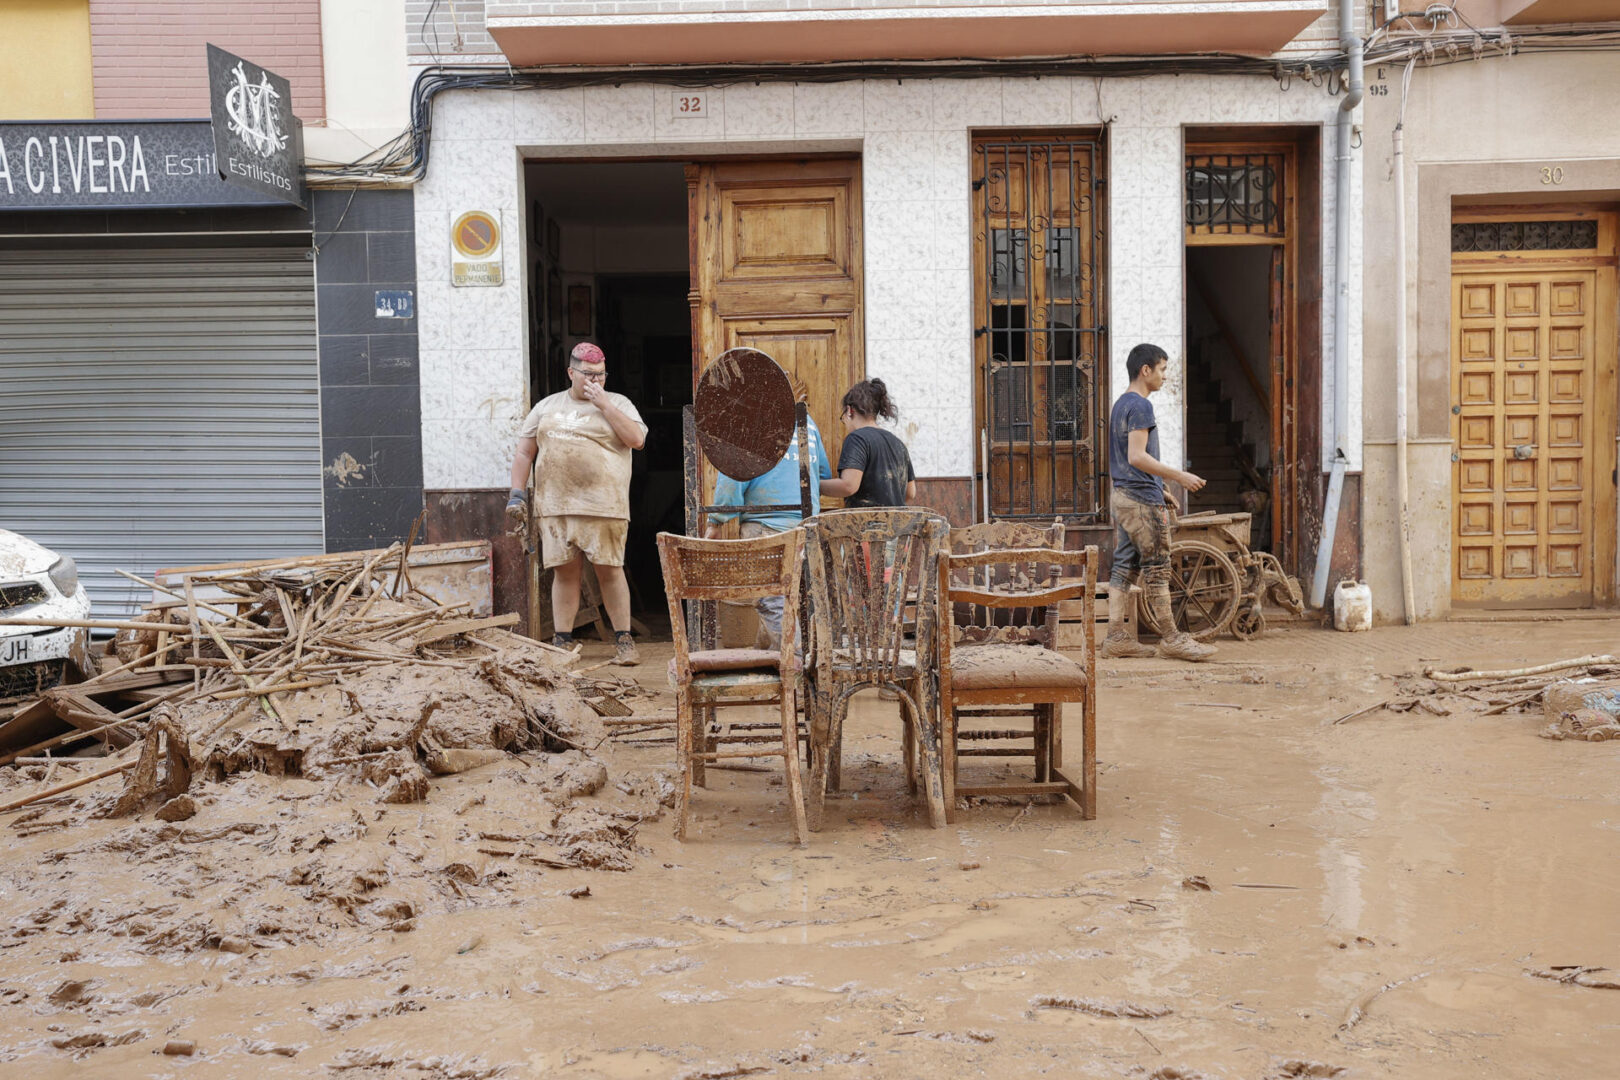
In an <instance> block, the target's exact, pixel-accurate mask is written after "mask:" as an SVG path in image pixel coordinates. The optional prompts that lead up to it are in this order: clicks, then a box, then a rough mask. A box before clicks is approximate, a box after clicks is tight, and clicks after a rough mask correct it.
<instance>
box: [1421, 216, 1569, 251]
mask: <svg viewBox="0 0 1620 1080" xmlns="http://www.w3.org/2000/svg"><path fill="white" fill-rule="evenodd" d="M1597 225H1598V223H1597V222H1596V221H1591V220H1585V221H1582V220H1571V221H1470V222H1457V223H1455V224H1453V225H1452V226H1451V250H1452V251H1453V252H1469V251H1579V250H1581V249H1583V248H1595V247H1597V242H1598V228H1597Z"/></svg>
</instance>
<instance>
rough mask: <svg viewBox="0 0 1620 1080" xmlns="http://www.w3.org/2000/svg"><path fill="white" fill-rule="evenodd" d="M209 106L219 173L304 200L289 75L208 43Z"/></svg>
mask: <svg viewBox="0 0 1620 1080" xmlns="http://www.w3.org/2000/svg"><path fill="white" fill-rule="evenodd" d="M208 107H209V113H210V114H211V115H212V117H213V121H214V161H215V164H216V166H217V168H218V169H219V176H220V179H222V180H224V181H225V182H226V183H227V184H235V185H236V186H238V187H243V188H247V189H248V190H250V191H257V192H259V193H260V194H261V195H269V196H270V197H272V198H276V199H281V200H283V201H285V202H290V203H293V204H294V205H297V206H303V205H304V145H303V143H304V136H303V126H302V125H301V124H300V123H299V122H298V119H297V117H295V116H293V114H292V87H291V85H290V84H289V83H288V82H287V80H286V79H283V78H282V77H281V76H279V75H276V74H273V73H272V72H269V71H266V70H265V69H264V68H262V67H260V66H259V65H257V64H253V63H249V62H248V61H246V60H244V59H242V58H241V57H240V56H233V55H232V54H230V53H228V52H226V51H225V50H224V49H221V48H219V47H218V46H217V45H209V46H208Z"/></svg>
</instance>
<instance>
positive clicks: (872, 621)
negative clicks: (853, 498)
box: [805, 509, 949, 829]
mask: <svg viewBox="0 0 1620 1080" xmlns="http://www.w3.org/2000/svg"><path fill="white" fill-rule="evenodd" d="M948 529H949V526H948V525H947V524H946V521H945V519H944V518H942V517H940V516H939V515H938V514H935V513H933V512H931V511H927V510H906V509H871V510H837V511H831V512H829V513H825V514H822V515H821V516H819V517H817V518H814V519H812V520H811V521H809V522H806V524H805V547H806V550H807V552H808V554H809V563H810V593H811V605H810V623H811V628H812V633H811V650H810V657H809V659H808V660H807V661H806V674H807V676H808V679H807V685H808V688H809V691H810V694H811V701H810V708H809V716H810V763H811V764H810V772H811V775H810V783H809V785H808V787H809V797H808V810H809V819H810V827H811V828H812V829H819V828H820V827H821V820H822V813H823V810H824V809H825V805H826V796H827V788H828V784H829V779H830V778H832V777H835V775H836V773H837V771H838V770H837V767H836V756H837V755H838V754H839V752H840V747H841V744H842V741H843V726H844V718H845V716H846V715H847V714H848V711H849V699H850V696H851V695H853V694H854V693H855V692H856V691H858V690H862V689H866V688H869V687H877V688H880V689H881V688H886V689H889V690H893V691H894V692H895V694H896V695H898V697H899V698H900V702H901V705H902V714H903V719H904V720H905V722H906V728H905V747H906V752H905V755H904V757H905V762H906V768H907V781H908V785H909V787H910V788H911V790H912V792H913V793H915V792H916V790H917V775H916V766H915V765H914V763H913V761H914V756H915V755H914V754H913V747H914V746H920V747H921V767H922V768H921V771H922V774H923V786H924V788H925V791H926V794H927V799H928V816H929V821H930V822H931V823H932V824H933V826H934V827H935V828H943V827H944V825H945V791H944V774H943V771H942V769H941V766H940V754H939V721H938V701H939V696H938V683H937V679H936V678H935V674H934V669H935V664H934V659H935V657H936V655H937V648H938V637H939V634H938V625H939V603H938V592H937V588H938V572H939V562H940V559H941V557H942V556H943V554H944V549H945V538H946V535H947V532H948ZM908 605H914V606H915V611H916V616H915V620H916V622H915V637H914V638H909V639H908V638H907V636H906V632H905V631H906V626H905V623H906V611H907V606H908ZM832 782H833V785H834V786H836V780H835V779H834V780H833V781H832Z"/></svg>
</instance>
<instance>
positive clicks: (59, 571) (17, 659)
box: [0, 529, 94, 702]
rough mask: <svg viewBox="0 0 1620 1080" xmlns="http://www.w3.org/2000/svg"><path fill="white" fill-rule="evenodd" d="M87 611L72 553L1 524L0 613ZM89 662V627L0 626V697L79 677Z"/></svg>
mask: <svg viewBox="0 0 1620 1080" xmlns="http://www.w3.org/2000/svg"><path fill="white" fill-rule="evenodd" d="M89 617H90V597H89V596H87V595H85V591H84V586H83V585H80V584H79V568H78V567H77V566H75V565H74V563H73V560H72V559H70V558H68V557H67V556H66V555H58V554H57V553H56V552H54V551H52V550H51V549H50V548H46V547H41V546H40V545H38V544H36V543H34V542H33V541H32V540H30V539H28V538H27V537H25V536H18V535H17V534H16V533H14V532H10V531H8V530H6V529H0V619H63V620H70V621H71V620H79V621H82V620H85V619H88V618H89ZM93 667H94V666H93V664H92V663H91V660H90V632H89V631H88V630H86V629H84V628H82V627H61V628H58V627H54V626H0V702H4V701H7V700H8V699H17V698H29V697H34V696H36V695H38V694H39V693H41V692H42V691H45V690H49V689H50V688H51V687H53V686H56V685H57V684H58V683H61V682H63V681H64V680H66V681H69V682H77V681H79V680H80V679H83V678H87V677H88V676H89V675H90V674H91V672H92V671H93Z"/></svg>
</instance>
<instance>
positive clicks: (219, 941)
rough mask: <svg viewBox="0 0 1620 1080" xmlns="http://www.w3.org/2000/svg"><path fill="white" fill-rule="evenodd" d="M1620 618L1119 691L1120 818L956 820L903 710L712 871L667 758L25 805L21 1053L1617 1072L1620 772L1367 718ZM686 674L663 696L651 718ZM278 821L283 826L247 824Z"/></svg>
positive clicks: (723, 844)
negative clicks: (400, 792)
mask: <svg viewBox="0 0 1620 1080" xmlns="http://www.w3.org/2000/svg"><path fill="white" fill-rule="evenodd" d="M1615 627H1616V623H1615V622H1613V621H1608V620H1571V621H1560V622H1539V623H1538V622H1521V623H1456V624H1448V625H1438V626H1424V627H1414V628H1390V629H1380V630H1378V631H1375V632H1373V633H1371V634H1362V635H1338V634H1333V633H1331V632H1327V631H1321V630H1315V629H1288V630H1279V631H1275V632H1273V633H1271V634H1269V635H1267V636H1266V637H1265V638H1263V639H1261V640H1259V641H1256V642H1251V643H1246V644H1242V643H1237V642H1232V641H1226V642H1222V643H1221V646H1222V647H1221V654H1220V656H1219V658H1218V662H1217V663H1214V664H1210V665H1206V666H1200V667H1196V668H1192V667H1188V666H1187V665H1181V664H1173V663H1169V662H1166V661H1158V660H1145V661H1134V660H1133V661H1103V662H1102V666H1103V672H1104V693H1103V696H1102V698H1101V708H1100V712H1099V746H1100V757H1101V783H1100V793H1101V798H1100V812H1099V817H1098V820H1096V821H1093V822H1083V821H1080V820H1079V819H1078V815H1077V814H1075V813H1074V812H1073V811H1072V809H1068V808H1065V807H1062V806H1055V805H1035V806H1027V807H1026V806H1024V805H1022V803H1021V802H1019V801H1013V800H1003V801H1001V802H999V803H994V802H981V803H979V804H977V805H973V806H971V807H968V808H965V809H963V810H962V811H961V812H960V813H959V814H958V818H957V821H956V822H955V823H954V824H953V825H952V826H951V827H950V828H948V829H946V830H943V831H934V830H930V829H929V828H928V827H927V817H926V813H925V812H924V811H923V810H922V809H921V808H920V807H919V806H918V805H917V804H915V803H913V802H912V800H911V799H909V798H908V797H907V796H906V794H905V790H904V780H903V775H902V774H901V771H900V769H899V767H898V754H899V730H900V729H899V724H898V722H897V721H896V719H895V712H894V710H895V706H894V704H893V703H892V702H885V701H880V700H879V699H878V698H877V696H876V695H875V694H863V695H862V696H861V697H860V698H858V699H857V703H856V707H855V709H854V711H853V712H852V716H851V722H850V729H849V733H848V735H847V741H846V750H845V753H846V766H845V780H844V791H843V792H842V793H840V794H839V795H838V796H837V797H835V798H834V799H832V800H831V801H830V803H829V810H828V821H827V825H826V828H825V830H824V831H823V832H821V833H819V834H817V835H816V836H815V837H814V838H813V840H812V842H811V844H810V845H809V846H808V847H807V848H804V849H799V848H796V847H794V846H793V845H792V844H791V842H790V836H791V829H790V826H789V822H788V818H787V815H786V811H785V807H784V802H783V799H782V797H781V786H780V783H779V782H778V780H777V772H776V770H775V769H768V770H765V771H762V772H753V771H729V770H728V771H716V772H714V773H712V774H711V781H710V787H709V789H708V790H707V791H700V792H698V793H697V795H696V798H695V803H694V820H693V823H692V827H691V837H690V839H689V840H688V841H687V842H686V843H685V844H681V843H677V842H676V841H675V840H674V839H673V838H672V836H671V830H670V821H669V817H668V816H667V814H662V815H660V813H659V809H658V800H659V797H660V795H661V794H662V793H663V790H664V787H667V785H664V786H662V787H661V775H662V774H663V773H665V772H668V771H672V770H670V766H669V760H668V759H669V758H670V756H671V755H670V750H669V748H668V747H667V746H665V745H661V744H653V745H647V746H635V745H627V743H628V742H630V740H627V739H619V740H616V741H615V742H613V743H609V744H607V745H604V746H603V747H601V749H600V751H599V756H601V757H602V759H603V760H604V761H605V763H606V765H607V770H608V774H609V779H608V783H607V785H606V786H603V787H602V788H601V790H600V791H598V792H596V793H595V794H589V793H588V792H589V791H590V790H591V788H592V785H591V784H590V783H583V784H582V783H576V782H575V781H574V780H572V779H569V778H568V776H566V775H564V774H565V773H567V770H568V764H567V763H566V762H560V761H558V760H557V758H550V759H547V758H545V756H544V755H525V758H529V759H532V760H529V761H528V763H527V764H523V763H522V762H519V763H517V764H507V765H494V766H489V767H484V768H480V769H474V770H472V771H469V772H466V773H462V774H460V775H453V776H445V777H440V778H438V779H437V780H436V781H435V782H434V786H433V789H432V791H431V793H430V794H429V797H428V799H427V800H426V801H425V802H423V803H417V804H407V805H387V804H381V803H375V802H364V803H355V802H343V801H339V800H334V799H331V798H327V797H325V796H324V795H322V794H321V792H320V790H319V789H318V788H317V786H316V785H315V783H314V782H313V781H308V780H303V779H298V778H285V779H278V778H272V777H269V776H263V775H253V774H249V775H245V776H239V777H235V778H233V780H232V782H231V783H230V784H221V785H213V786H211V787H208V788H206V789H205V790H204V791H203V792H202V794H201V796H200V797H199V799H198V803H199V807H198V812H197V813H196V815H195V816H194V817H192V818H191V819H190V820H189V821H185V822H182V823H178V824H165V823H163V822H159V821H157V820H156V819H154V818H153V817H152V815H151V814H146V815H144V816H142V817H140V818H136V819H131V820H113V821H93V822H86V823H83V824H80V825H77V826H74V827H71V828H56V829H44V830H42V831H37V832H35V831H30V829H29V828H28V826H27V825H21V826H19V825H18V824H17V815H10V816H8V819H7V821H6V823H5V824H6V827H7V832H8V833H9V834H10V835H9V837H8V841H7V845H6V848H7V855H6V865H5V867H4V870H3V873H0V927H3V929H0V1016H3V1022H0V1031H3V1032H4V1034H3V1035H0V1061H4V1062H5V1063H6V1064H5V1068H6V1071H7V1073H8V1075H13V1076H38V1077H66V1076H74V1077H94V1076H106V1077H127V1076H135V1075H139V1076H183V1075H207V1076H222V1077H275V1076H287V1077H293V1076H311V1075H334V1076H348V1077H365V1076H378V1077H381V1076H412V1077H485V1076H490V1077H493V1076H503V1077H519V1076H542V1075H545V1076H570V1077H608V1078H628V1077H676V1076H684V1077H731V1076H746V1075H756V1074H757V1075H771V1074H775V1075H789V1074H794V1073H799V1072H805V1073H808V1072H816V1073H818V1074H820V1075H824V1076H834V1077H837V1076H852V1077H854V1076H895V1077H903V1076H920V1075H945V1074H956V1075H1003V1076H1031V1075H1042V1074H1051V1075H1063V1076H1098V1077H1107V1076H1118V1077H1155V1078H1160V1080H1169V1078H1183V1080H1185V1078H1191V1077H1197V1076H1204V1077H1210V1078H1240V1077H1241V1078H1274V1077H1275V1078H1280V1077H1315V1076H1336V1075H1344V1076H1348V1077H1383V1076H1389V1077H1417V1076H1421V1077H1432V1078H1442V1080H1443V1078H1450V1077H1458V1078H1461V1077H1477V1076H1504V1077H1506V1076H1512V1077H1548V1078H1555V1077H1556V1078H1574V1077H1585V1076H1591V1077H1598V1076H1607V1075H1611V1074H1612V1070H1613V1062H1614V1060H1615V1058H1616V1055H1617V1054H1620V991H1617V990H1616V989H1614V988H1612V986H1611V985H1610V984H1611V983H1613V982H1616V981H1620V978H1617V977H1616V976H1615V975H1614V974H1613V973H1612V972H1599V973H1582V972H1580V970H1579V968H1581V967H1591V968H1620V933H1617V932H1616V930H1615V925H1614V911H1613V897H1614V896H1616V895H1620V784H1617V783H1616V775H1617V773H1616V766H1617V760H1620V743H1612V742H1603V743H1587V742H1578V741H1563V742H1559V741H1552V740H1549V739H1542V738H1537V732H1538V731H1539V730H1540V728H1541V727H1542V726H1543V724H1544V721H1543V718H1542V716H1541V715H1540V713H1539V711H1538V712H1534V713H1517V714H1516V713H1511V712H1510V713H1507V714H1505V715H1481V713H1482V712H1483V710H1480V712H1473V713H1468V712H1459V711H1453V712H1452V714H1451V715H1447V716H1436V715H1431V714H1429V713H1425V712H1421V711H1413V712H1411V713H1405V714H1397V713H1389V712H1374V713H1371V714H1368V715H1365V716H1362V717H1359V718H1357V719H1354V720H1352V721H1350V722H1347V723H1344V724H1341V725H1337V726H1335V725H1333V724H1332V721H1333V720H1334V719H1335V718H1336V717H1339V716H1342V715H1344V714H1346V713H1349V712H1351V711H1352V710H1354V709H1357V708H1360V707H1362V706H1364V705H1367V704H1370V703H1372V702H1374V701H1377V700H1379V699H1382V698H1387V697H1389V696H1390V695H1391V693H1392V692H1393V687H1394V683H1393V679H1392V677H1393V676H1395V675H1397V674H1401V673H1405V672H1410V671H1412V670H1414V669H1416V668H1417V667H1419V666H1420V664H1421V663H1423V662H1430V663H1432V662H1440V663H1444V664H1446V665H1453V664H1456V665H1463V664H1467V665H1473V666H1476V667H1512V666H1517V665H1521V664H1533V663H1539V662H1542V661H1546V660H1550V659H1556V658H1559V657H1564V656H1574V655H1579V654H1581V653H1601V652H1608V651H1612V646H1613V642H1614V640H1615ZM593 648H594V649H595V650H597V651H600V652H602V653H603V655H606V648H607V647H606V646H603V645H595V646H593ZM663 649H664V651H662V652H661V651H659V647H658V646H653V647H651V648H649V649H648V650H647V652H648V653H649V654H650V655H649V656H648V660H649V663H647V664H646V665H644V666H643V667H641V668H639V669H636V672H637V674H638V677H639V678H640V680H641V681H642V682H643V683H644V684H646V685H648V686H649V687H657V686H658V684H659V683H660V682H661V674H662V669H663V664H664V660H665V659H666V656H667V646H665V647H663ZM584 659H585V662H587V663H588V662H591V661H592V659H593V657H592V655H591V654H590V653H587V656H586V657H585V658H584ZM564 756H566V755H559V756H558V758H560V757H564ZM745 768H746V767H745ZM541 774H543V775H541ZM261 788H271V789H273V790H271V791H268V792H267V791H266V790H260V789H261ZM267 800H268V801H267ZM266 805H273V806H279V807H281V808H282V809H281V810H280V811H279V812H277V813H275V814H274V815H271V816H268V817H263V816H261V817H259V818H255V819H249V818H247V817H246V816H245V815H246V814H247V812H248V811H249V810H250V809H251V810H252V811H253V812H254V813H261V812H262V807H264V806H266ZM570 815H571V816H572V821H571V824H570V826H569V827H570V828H571V829H572V831H573V833H574V834H576V835H578V836H582V837H586V838H592V837H594V838H596V839H598V840H599V841H601V842H602V843H603V845H604V846H605V847H608V848H611V849H613V850H615V851H621V852H623V853H624V859H623V865H627V866H629V867H630V869H628V870H624V871H618V872H615V871H613V870H609V869H591V868H584V867H579V868H574V867H566V866H564V867H563V868H558V866H559V865H561V863H559V861H558V860H557V859H555V858H550V859H548V858H547V857H545V855H544V854H543V853H540V854H537V849H535V848H534V847H533V846H532V845H531V844H528V843H526V842H525V837H526V835H527V834H531V833H534V832H535V831H536V830H537V829H541V830H551V831H552V832H558V831H567V830H565V829H563V828H562V826H561V825H559V824H558V822H559V821H560V820H561V819H566V818H569V817H570ZM582 816H583V817H582ZM542 817H543V818H545V819H546V820H544V821H540V820H539V819H540V818H542ZM312 853H319V859H318V867H317V868H316V869H315V870H313V871H312V870H311V869H310V865H311V864H312V862H313V861H314V857H313V856H312ZM312 874H313V875H314V877H313V878H312V876H311V875H312ZM1571 966H1574V967H1571ZM1542 976H1548V977H1542ZM166 1046H167V1047H168V1049H169V1050H171V1051H187V1050H189V1051H190V1052H189V1053H184V1052H181V1053H170V1054H167V1055H166V1054H164V1053H163V1051H164V1050H165V1047H166ZM1340 1070H1343V1071H1342V1072H1341V1071H1340Z"/></svg>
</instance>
